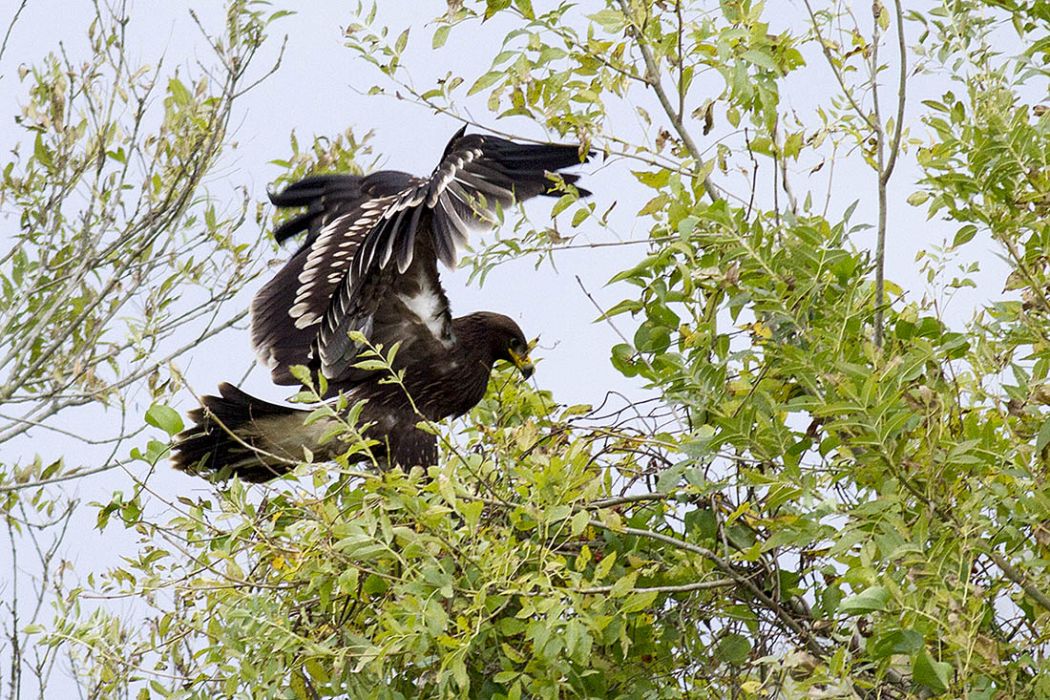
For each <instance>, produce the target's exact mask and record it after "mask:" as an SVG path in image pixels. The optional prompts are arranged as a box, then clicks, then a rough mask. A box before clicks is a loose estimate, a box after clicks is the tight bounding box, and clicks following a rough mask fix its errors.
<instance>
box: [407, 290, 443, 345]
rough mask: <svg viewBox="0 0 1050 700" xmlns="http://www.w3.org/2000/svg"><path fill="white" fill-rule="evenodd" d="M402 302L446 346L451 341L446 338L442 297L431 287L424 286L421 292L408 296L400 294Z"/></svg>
mask: <svg viewBox="0 0 1050 700" xmlns="http://www.w3.org/2000/svg"><path fill="white" fill-rule="evenodd" d="M398 298H399V299H401V302H402V303H403V304H404V305H405V306H406V307H407V308H408V310H409V311H411V312H412V313H413V314H415V316H416V318H418V319H419V320H420V321H421V322H422V323H423V324H425V325H426V327H427V329H428V330H429V331H430V333H431V334H432V335H433V336H434V337H435V338H437V339H438V340H440V341H441V342H442V344H444V345H445V346H446V347H447V346H448V345H450V344H451V343H450V342H449V340H448V339H447V338H446V333H445V323H444V314H443V313H442V309H441V297H440V296H439V295H437V294H436V293H435V292H434V290H433V289H432V288H430V287H423V289H422V290H420V292H419V294H416V295H415V296H406V295H403V294H399V295H398Z"/></svg>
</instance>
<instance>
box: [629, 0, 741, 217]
mask: <svg viewBox="0 0 1050 700" xmlns="http://www.w3.org/2000/svg"><path fill="white" fill-rule="evenodd" d="M618 2H619V5H620V9H621V11H622V12H623V14H624V17H626V18H627V21H628V23H629V24H628V31H629V33H630V34H631V36H632V37H633V38H634V40H635V43H636V44H637V45H638V50H639V51H640V52H641V54H642V60H643V61H645V83H646V85H648V86H649V87H651V88H652V89H653V92H655V93H656V97H657V99H658V100H660V106H661V107H663V110H664V113H665V114H666V115H667V118H668V119H669V120H670V122H671V126H673V127H674V130H675V131H676V132H678V136H679V138H681V139H682V143H683V144H684V145H685V148H686V150H687V151H689V155H690V156H692V158H693V160H694V161H696V170H697V171H703V170H704V168H705V161H704V159H703V158H702V157H701V155H700V148H699V147H698V146H697V145H696V142H695V141H693V136H692V134H690V133H689V130H688V129H686V128H685V123H684V122H683V121H682V114H681V113H680V112H679V111H678V110H676V109H675V106H674V104H673V103H672V102H671V98H670V96H668V94H667V91H666V90H664V86H663V83H661V82H660V67H659V65H657V63H656V58H655V57H654V56H653V51H652V48H650V46H649V44H647V43H646V41H645V37H644V36H643V34H642V31H641V28H640V27H638V26H637V25H635V24H634V22H633V21H632V20H631V12H630V8H629V7H628V4H627V0H618ZM681 98H682V99H683V100H684V99H685V98H684V96H681ZM703 184H704V191H705V192H707V196H708V197H710V198H711V200H712V201H715V202H718V201H722V200H723V199H724V197H723V195H722V191H721V190H720V189H719V188H718V187H717V186H716V185H715V184H714V183H713V182H711V178H710V176H704V183H703Z"/></svg>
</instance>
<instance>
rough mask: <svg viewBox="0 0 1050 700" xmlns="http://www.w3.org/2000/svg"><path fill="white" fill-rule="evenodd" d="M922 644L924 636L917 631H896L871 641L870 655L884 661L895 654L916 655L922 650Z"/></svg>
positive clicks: (869, 645) (869, 646)
mask: <svg viewBox="0 0 1050 700" xmlns="http://www.w3.org/2000/svg"><path fill="white" fill-rule="evenodd" d="M922 644H923V639H922V635H921V634H919V633H918V632H916V631H915V630H910V629H908V630H902V629H896V630H893V631H891V632H890V633H889V634H884V635H882V636H880V637H876V638H875V639H874V640H873V641H871V642H870V643H869V644H868V653H869V654H870V655H871V656H872V657H874V658H876V659H884V658H886V657H887V656H892V655H893V654H914V653H915V652H916V651H918V650H920V649H922Z"/></svg>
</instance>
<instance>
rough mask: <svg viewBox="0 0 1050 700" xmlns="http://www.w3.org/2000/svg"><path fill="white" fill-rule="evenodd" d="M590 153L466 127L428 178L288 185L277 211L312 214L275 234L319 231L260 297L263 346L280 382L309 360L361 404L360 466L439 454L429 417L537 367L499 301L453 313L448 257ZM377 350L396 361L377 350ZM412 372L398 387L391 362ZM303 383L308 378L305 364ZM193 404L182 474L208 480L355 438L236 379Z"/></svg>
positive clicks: (457, 410)
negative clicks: (501, 374)
mask: <svg viewBox="0 0 1050 700" xmlns="http://www.w3.org/2000/svg"><path fill="white" fill-rule="evenodd" d="M589 155H590V153H589V152H586V151H584V150H583V149H581V147H579V146H576V145H571V144H523V143H517V142H514V141H510V140H507V139H503V138H499V137H496V136H491V135H487V134H465V127H464V128H463V129H460V130H459V131H458V132H456V134H455V135H454V136H453V137H452V139H451V140H450V141H449V142H448V145H447V146H446V147H445V151H444V153H443V155H442V157H441V160H440V162H439V163H438V165H437V167H436V168H434V171H433V173H431V175H430V176H429V177H416V176H413V175H410V174H408V173H404V172H398V171H393V170H381V171H377V172H374V173H371V174H369V175H363V176H359V175H345V174H328V175H317V176H313V177H307V178H306V179H304V180H301V181H299V182H296V183H294V184H292V185H290V186H288V187H287V188H286V189H284V190H283V191H282V192H280V193H275V194H274V193H271V194H270V201H271V202H272V203H273V204H274V205H275V206H276V207H278V208H281V209H284V208H302V209H303V211H301V212H300V213H298V214H297V215H295V216H293V217H292V218H290V219H289V220H287V221H286V222H284V223H283V224H281V225H280V226H278V227H277V228H276V229H275V231H274V237H275V238H276V239H277V241H278V242H279V243H283V242H285V241H286V240H288V239H291V238H293V237H295V236H297V235H300V234H303V233H305V234H306V236H305V238H304V240H303V242H302V244H301V245H300V247H299V249H298V250H297V251H296V252H295V254H294V255H292V257H291V258H290V259H289V260H288V261H287V263H285V265H284V267H282V268H281V270H280V271H279V272H278V273H277V274H276V275H275V276H274V277H273V279H271V280H270V281H269V282H268V283H267V284H266V285H265V286H263V287H262V289H261V290H260V291H259V292H258V293H257V294H256V296H255V297H254V299H253V300H252V304H251V342H252V345H253V347H254V349H255V351H256V353H257V354H258V356H259V358H260V360H261V361H262V362H263V363H264V364H265V366H266V367H268V368H269V369H270V372H271V377H272V379H273V381H274V382H275V383H277V384H281V385H299V384H301V383H302V382H301V381H300V378H297V377H296V376H295V374H293V372H292V368H293V367H296V366H301V367H306V368H307V369H308V371H309V372H310V374H311V376H312V378H313V380H314V383H315V385H316V384H317V383H319V379H320V378H321V377H323V378H324V380H325V381H324V384H325V385H326V387H327V388H326V389H325V390H324V392H323V395H322V397H321V398H322V399H325V400H328V399H337V397H340V396H341V397H344V399H345V400H344V401H343V402H342V403H340V404H338V405H339V406H345V407H347V408H348V407H352V406H357V407H358V409H357V410H359V411H360V413H359V415H358V416H357V420H358V424H359V425H361V426H364V428H363V431H362V435H363V437H365V438H367V439H368V440H369V441H370V442H371V443H372V447H371V448H370V450H369V451H368V452H366V453H356V454H355V455H354V456H353V457H352V458H351V459H352V460H355V461H363V460H371V459H374V460H375V461H376V463H377V464H378V465H379V466H380V467H381V468H391V467H395V466H399V467H403V468H408V467H411V466H416V465H420V466H427V465H432V464H434V463H436V461H437V453H438V450H437V439H436V437H435V436H434V435H433V434H432V433H430V432H428V431H426V430H421V429H420V428H419V427H418V426H419V425H420V423H421V421H423V419H427V420H430V421H439V420H442V419H444V418H449V417H456V416H461V415H463V414H465V413H466V412H468V411H469V410H470V409H471V408H473V407H474V406H475V405H476V404H477V403H478V402H479V401H480V400H481V398H482V397H483V396H484V393H485V389H486V387H487V385H488V380H489V376H490V374H491V372H492V368H493V366H494V364H495V363H496V362H497V361H501V360H504V361H507V362H509V363H511V364H513V365H514V366H515V367H517V369H518V370H519V371H520V372H521V374H522V375H523V376H524V377H526V378H528V377H529V376H531V374H532V371H533V365H532V362H531V360H530V359H529V344H528V342H527V341H526V338H525V334H524V333H523V332H522V330H521V328H519V327H518V324H517V323H515V322H514V320H512V319H511V318H509V317H507V316H504V315H502V314H498V313H493V312H489V311H481V312H477V313H471V314H468V315H466V316H460V317H457V318H453V317H452V315H451V312H450V309H449V302H448V298H447V297H446V295H445V290H444V289H443V288H442V286H441V280H440V278H439V275H438V262H439V261H440V262H441V263H443V264H444V265H445V266H447V267H449V268H453V267H454V266H455V264H456V251H457V248H458V247H460V246H462V245H463V244H464V243H465V242H466V241H467V236H468V231H469V229H471V228H477V227H489V228H492V227H495V226H496V225H497V224H498V223H499V220H500V217H501V214H502V210H503V208H505V207H508V206H510V205H512V204H513V203H514V202H521V201H524V200H526V199H529V198H532V197H536V196H548V197H559V196H562V195H564V194H565V193H566V192H569V191H574V192H575V193H577V194H578V195H579V196H587V195H588V194H590V193H589V192H588V191H587V190H584V189H582V188H578V187H575V183H576V181H577V180H578V179H579V175H576V174H572V173H563V172H561V171H562V170H564V169H565V168H569V167H571V166H575V165H579V164H580V163H581V162H583V161H585V160H586V159H587V158H588V156H589ZM376 348H381V350H380V354H382V355H387V353H389V352H390V351H391V350H394V351H395V352H394V353H393V359H392V360H391V365H390V367H381V366H379V365H382V364H383V362H381V361H377V360H376V359H375V355H374V354H372V353H374V351H375V349H376ZM391 370H392V371H393V372H394V373H397V375H398V376H400V377H401V379H400V380H399V381H391V379H392V372H391ZM299 376H300V377H302V376H303V375H302V374H300V375H299ZM201 404H202V405H201V407H200V408H197V409H194V410H193V411H191V412H190V413H189V418H190V420H191V421H192V423H193V424H192V425H191V427H189V428H188V429H186V430H184V431H183V432H181V433H180V434H179V435H177V436H176V438H175V441H174V444H173V447H172V462H173V464H174V466H175V468H176V469H179V470H181V471H184V472H187V473H190V474H196V475H200V476H203V477H206V478H211V479H216V478H226V477H229V476H237V477H239V478H240V479H242V480H244V481H248V482H256V483H258V482H265V481H269V480H270V479H273V478H275V477H278V476H280V475H282V474H285V473H287V472H288V471H290V470H291V469H292V468H293V467H294V466H295V465H296V464H298V463H300V462H302V461H303V459H304V455H307V454H310V455H312V456H313V458H314V459H315V460H319V461H325V460H330V459H333V458H335V457H336V456H338V455H341V454H344V453H347V452H348V450H349V449H350V447H351V445H350V444H349V443H347V442H345V441H343V440H341V439H327V438H328V437H329V436H330V435H332V434H333V433H335V434H338V433H339V432H340V431H339V430H338V424H339V418H337V417H336V416H335V415H333V414H332V413H330V414H328V416H327V417H322V418H320V419H317V417H316V416H314V419H312V420H307V417H308V416H310V414H311V412H312V411H310V410H304V409H302V408H294V407H291V406H285V405H279V404H274V403H270V402H268V401H263V400H261V399H258V398H256V397H254V396H251V395H249V394H247V393H245V392H244V391H242V390H240V389H239V388H237V387H235V386H233V385H231V384H228V383H223V384H221V385H220V386H219V395H218V396H204V397H202V399H201Z"/></svg>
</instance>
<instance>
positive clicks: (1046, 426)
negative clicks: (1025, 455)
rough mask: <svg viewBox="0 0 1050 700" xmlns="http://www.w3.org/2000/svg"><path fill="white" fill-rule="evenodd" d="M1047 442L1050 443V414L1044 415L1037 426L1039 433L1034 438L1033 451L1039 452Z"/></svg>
mask: <svg viewBox="0 0 1050 700" xmlns="http://www.w3.org/2000/svg"><path fill="white" fill-rule="evenodd" d="M1048 443H1050V416H1047V417H1046V420H1044V421H1043V425H1042V426H1041V427H1040V428H1039V435H1037V436H1036V438H1035V451H1036V452H1037V453H1041V452H1042V451H1043V449H1044V448H1045V447H1046V446H1047V444H1048Z"/></svg>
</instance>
